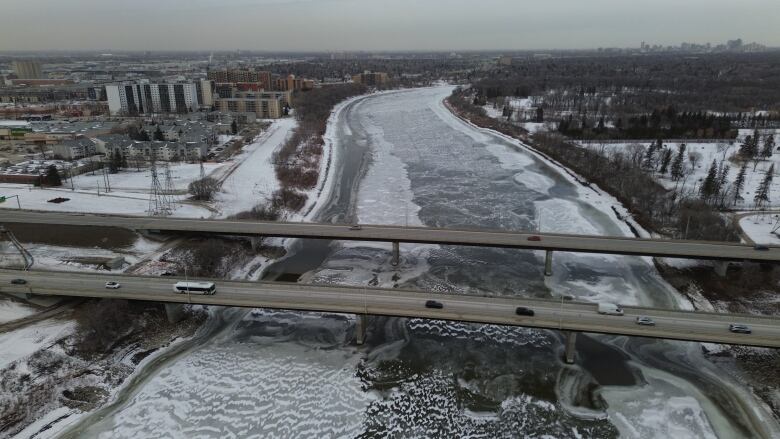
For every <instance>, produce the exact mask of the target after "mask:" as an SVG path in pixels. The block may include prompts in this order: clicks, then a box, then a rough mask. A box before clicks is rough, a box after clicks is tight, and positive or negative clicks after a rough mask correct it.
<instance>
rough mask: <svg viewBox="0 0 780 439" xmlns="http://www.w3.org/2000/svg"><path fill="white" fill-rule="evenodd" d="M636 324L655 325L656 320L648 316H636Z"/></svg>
mask: <svg viewBox="0 0 780 439" xmlns="http://www.w3.org/2000/svg"><path fill="white" fill-rule="evenodd" d="M636 324H637V325H642V326H655V320H653V319H651V318H650V317H648V316H639V317H637V318H636Z"/></svg>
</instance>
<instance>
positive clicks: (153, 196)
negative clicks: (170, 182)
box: [149, 159, 171, 216]
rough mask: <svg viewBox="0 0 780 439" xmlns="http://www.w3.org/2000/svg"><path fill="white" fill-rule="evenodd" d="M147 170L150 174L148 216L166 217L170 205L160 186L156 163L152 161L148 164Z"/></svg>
mask: <svg viewBox="0 0 780 439" xmlns="http://www.w3.org/2000/svg"><path fill="white" fill-rule="evenodd" d="M149 170H150V172H151V173H152V187H151V190H150V191H149V216H167V215H169V214H170V213H171V212H170V205H169V203H168V200H167V197H166V196H165V191H164V190H163V188H162V185H161V184H160V177H159V176H158V175H157V163H156V162H155V161H154V159H152V161H151V163H150V168H149Z"/></svg>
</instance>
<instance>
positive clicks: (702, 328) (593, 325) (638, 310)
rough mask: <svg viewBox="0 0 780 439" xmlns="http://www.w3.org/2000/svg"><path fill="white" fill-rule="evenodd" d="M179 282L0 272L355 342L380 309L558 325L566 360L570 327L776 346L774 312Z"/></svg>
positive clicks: (3, 278)
mask: <svg viewBox="0 0 780 439" xmlns="http://www.w3.org/2000/svg"><path fill="white" fill-rule="evenodd" d="M18 278H21V279H24V280H25V281H26V282H27V283H26V284H24V285H15V284H11V280H13V279H18ZM182 280H184V279H180V278H173V277H142V276H124V275H112V274H108V273H99V274H91V273H90V274H86V273H69V272H52V271H38V270H33V271H27V272H23V271H16V270H0V290H2V291H3V292H6V293H26V294H41V295H56V296H74V297H96V298H109V299H129V300H147V301H156V302H164V303H170V304H176V303H179V304H186V303H191V304H202V305H224V306H238V307H250V308H276V309H290V310H303V311H323V312H337V313H349V314H356V315H358V316H359V318H358V324H357V326H358V328H357V329H358V331H357V340H358V342H360V341H361V340H362V338H363V330H365V326H366V320H365V319H366V317H367V316H370V315H387V316H400V317H418V318H426V319H440V320H454V321H465V322H476V323H487V324H496V325H511V326H525V327H531V328H545V329H553V330H559V331H564V332H566V333H567V340H566V352H565V359H566V361H567V362H573V361H574V358H575V352H574V341H575V336H576V333H577V332H594V333H603V334H617V335H627V336H641V337H654V338H665V339H674V340H687V341H700V342H710V343H725V344H737V345H748V346H760V347H770V348H778V347H780V318H776V317H761V316H753V315H735V314H716V313H703V312H693V311H669V310H662V309H655V308H642V307H624V310H625V315H623V316H614V315H604V314H599V312H598V307H597V305H596V304H592V303H581V302H573V301H564V300H562V301H555V300H540V299H526V298H511V297H503V296H502V297H496V296H473V295H457V294H442V293H432V292H423V291H410V290H398V289H379V288H358V287H336V286H324V285H303V284H295V283H276V282H230V281H221V280H213V282H215V283H216V285H217V293H216V294H215V295H212V296H203V295H194V294H192V295H188V294H177V293H175V292H174V291H173V285H174V284H175V283H176V282H178V281H182ZM189 280H193V279H189ZM199 280H202V279H199ZM106 281H117V282H120V283H121V285H122V286H121V288H119V289H117V290H110V289H106V288H105V282H106ZM428 300H435V301H437V302H439V303H440V304H441V305H442V308H441V309H435V308H428V307H426V301H428ZM520 306H522V307H526V308H529V309H532V310H533V311H534V315H533V316H522V315H517V314H516V312H515V311H516V309H517V307H520ZM639 316H647V317H650V318H651V319H653V320H654V321H655V325H654V326H641V325H638V324H637V323H636V318H637V317H639ZM730 323H743V324H747V325H750V326H751V328H752V334H738V333H733V332H731V331H730V330H729V324H730Z"/></svg>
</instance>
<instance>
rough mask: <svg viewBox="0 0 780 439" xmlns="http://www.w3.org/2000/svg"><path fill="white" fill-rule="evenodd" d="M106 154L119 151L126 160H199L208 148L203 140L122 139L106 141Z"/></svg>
mask: <svg viewBox="0 0 780 439" xmlns="http://www.w3.org/2000/svg"><path fill="white" fill-rule="evenodd" d="M105 148H106V155H108V156H111V155H113V154H114V153H115V151H117V150H118V151H119V153H120V154H122V155H123V156H124V157H125V158H127V160H131V161H132V160H143V161H144V162H149V161H152V160H156V161H157V160H159V161H199V160H201V159H202V158H204V157H206V154H207V153H208V148H207V146H206V144H205V143H203V142H164V141H160V142H157V141H152V142H139V141H135V140H130V139H127V140H123V141H120V142H106V143H105Z"/></svg>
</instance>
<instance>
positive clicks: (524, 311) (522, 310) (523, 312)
mask: <svg viewBox="0 0 780 439" xmlns="http://www.w3.org/2000/svg"><path fill="white" fill-rule="evenodd" d="M515 314H517V315H519V316H528V317H533V316H534V310H532V309H531V308H526V307H524V306H518V307H517V308H515Z"/></svg>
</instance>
